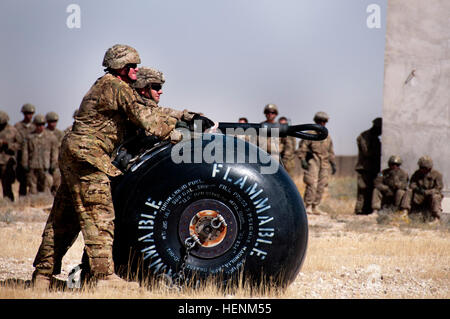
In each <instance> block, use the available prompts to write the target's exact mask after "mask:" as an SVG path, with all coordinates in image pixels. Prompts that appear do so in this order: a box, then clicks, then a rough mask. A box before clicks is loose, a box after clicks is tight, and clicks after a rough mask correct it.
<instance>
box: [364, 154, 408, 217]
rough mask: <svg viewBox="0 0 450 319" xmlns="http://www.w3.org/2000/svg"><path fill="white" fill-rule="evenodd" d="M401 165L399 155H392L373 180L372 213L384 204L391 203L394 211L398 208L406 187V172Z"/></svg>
mask: <svg viewBox="0 0 450 319" xmlns="http://www.w3.org/2000/svg"><path fill="white" fill-rule="evenodd" d="M401 165H402V159H401V158H400V156H397V155H392V156H391V157H390V158H389V160H388V166H389V168H386V169H384V170H383V171H382V172H381V173H380V174H378V176H377V178H376V179H375V181H374V186H375V189H374V190H373V195H372V209H373V211H372V213H377V212H378V211H379V210H380V209H381V208H382V207H383V206H384V205H393V206H394V211H396V210H397V209H399V208H400V204H401V201H402V198H403V196H404V195H405V192H406V188H407V187H408V173H407V172H406V171H405V170H403V169H401V168H400V166H401Z"/></svg>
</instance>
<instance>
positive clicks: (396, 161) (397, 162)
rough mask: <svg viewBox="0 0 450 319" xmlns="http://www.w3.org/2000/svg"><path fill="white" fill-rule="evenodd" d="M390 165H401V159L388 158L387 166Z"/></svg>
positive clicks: (394, 156) (393, 156) (397, 157)
mask: <svg viewBox="0 0 450 319" xmlns="http://www.w3.org/2000/svg"><path fill="white" fill-rule="evenodd" d="M392 164H397V165H402V159H401V158H400V156H398V155H392V156H391V157H389V160H388V165H392Z"/></svg>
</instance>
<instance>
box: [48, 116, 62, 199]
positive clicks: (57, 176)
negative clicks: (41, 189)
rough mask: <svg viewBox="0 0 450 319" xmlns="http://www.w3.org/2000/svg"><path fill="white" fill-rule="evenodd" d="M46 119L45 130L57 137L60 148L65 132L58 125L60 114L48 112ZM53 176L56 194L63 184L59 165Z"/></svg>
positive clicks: (53, 188)
mask: <svg viewBox="0 0 450 319" xmlns="http://www.w3.org/2000/svg"><path fill="white" fill-rule="evenodd" d="M45 120H46V121H47V127H46V128H45V130H46V131H47V132H49V133H52V134H53V135H54V136H55V137H56V139H57V141H58V150H59V146H60V145H61V142H62V139H63V137H64V132H63V131H61V130H59V129H58V128H57V127H56V126H57V124H58V120H59V116H58V114H56V113H55V112H48V113H47V114H46V115H45ZM52 178H53V185H52V186H51V192H52V194H53V195H55V194H56V190H57V189H58V187H59V185H60V184H61V172H60V170H59V167H58V166H56V168H55V169H54V170H53V173H52Z"/></svg>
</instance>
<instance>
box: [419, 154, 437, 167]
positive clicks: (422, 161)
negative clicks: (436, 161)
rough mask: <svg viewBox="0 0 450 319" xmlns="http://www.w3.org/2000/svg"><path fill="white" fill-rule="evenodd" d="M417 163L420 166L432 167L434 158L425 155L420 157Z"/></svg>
mask: <svg viewBox="0 0 450 319" xmlns="http://www.w3.org/2000/svg"><path fill="white" fill-rule="evenodd" d="M417 164H418V165H419V167H424V168H428V169H431V168H432V167H433V160H432V159H431V157H429V156H428V155H425V156H422V157H421V158H419V161H418V162H417Z"/></svg>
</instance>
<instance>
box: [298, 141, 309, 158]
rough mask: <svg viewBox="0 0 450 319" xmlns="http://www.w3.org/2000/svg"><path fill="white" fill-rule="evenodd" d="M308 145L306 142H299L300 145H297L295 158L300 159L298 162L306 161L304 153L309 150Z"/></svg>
mask: <svg viewBox="0 0 450 319" xmlns="http://www.w3.org/2000/svg"><path fill="white" fill-rule="evenodd" d="M309 144H310V141H308V140H301V141H300V143H299V145H298V150H297V156H298V158H300V160H302V159H306V153H307V152H308V150H309Z"/></svg>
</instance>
